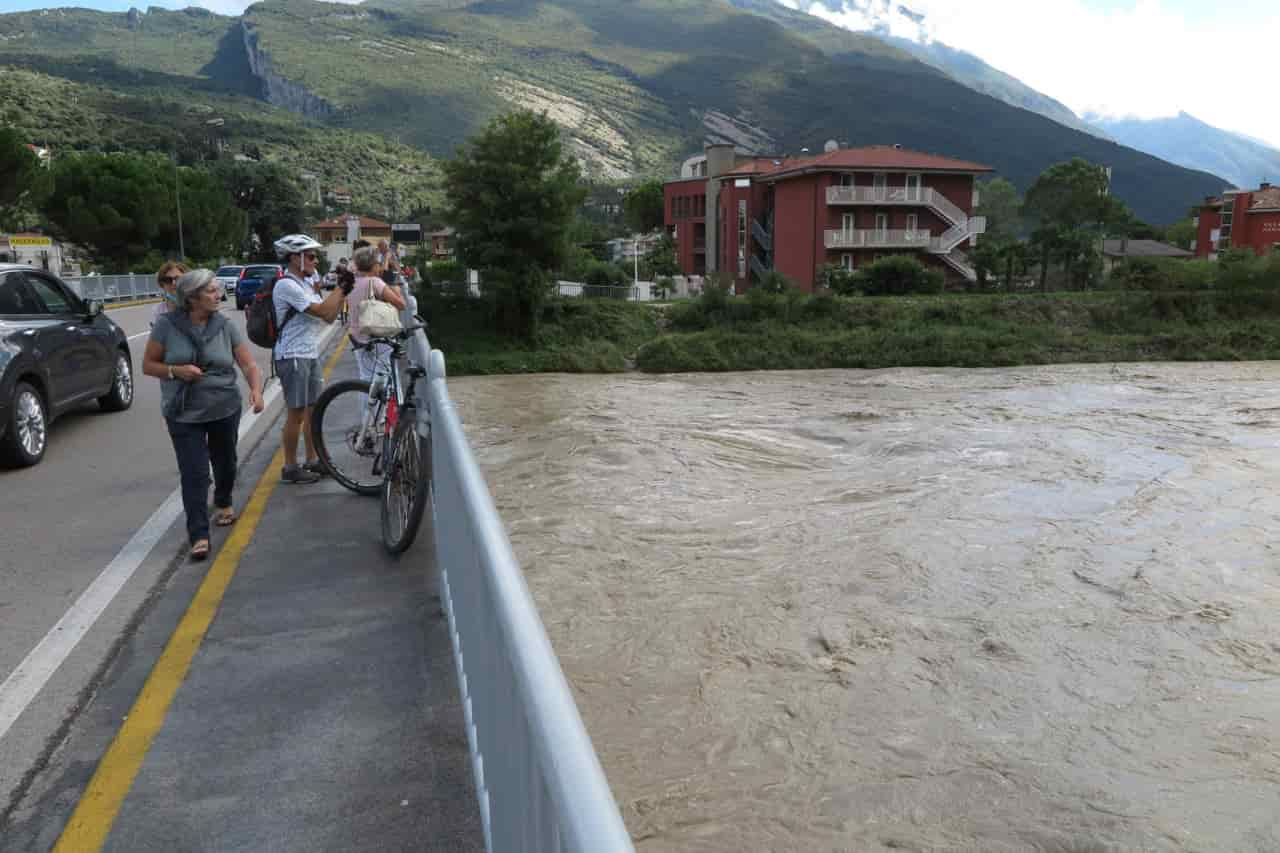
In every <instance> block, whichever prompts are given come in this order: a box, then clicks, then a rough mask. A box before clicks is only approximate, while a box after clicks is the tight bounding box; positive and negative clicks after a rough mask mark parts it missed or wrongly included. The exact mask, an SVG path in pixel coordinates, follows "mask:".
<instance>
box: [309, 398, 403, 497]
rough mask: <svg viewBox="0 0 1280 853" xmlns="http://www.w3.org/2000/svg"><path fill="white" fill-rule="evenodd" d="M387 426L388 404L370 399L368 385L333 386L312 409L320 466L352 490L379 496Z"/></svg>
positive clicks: (313, 436) (312, 426) (314, 436)
mask: <svg viewBox="0 0 1280 853" xmlns="http://www.w3.org/2000/svg"><path fill="white" fill-rule="evenodd" d="M385 423H386V401H385V400H370V399H369V383H368V382H365V381H363V380H360V379H346V380H343V381H342V382H335V383H333V384H332V385H330V386H329V387H328V388H326V389H324V391H323V392H322V393H321V394H320V399H319V400H317V401H316V405H315V408H314V409H312V410H311V438H312V440H313V441H314V442H315V446H316V455H317V456H319V457H320V464H322V465H324V467H325V469H326V470H327V471H328V472H329V474H330V476H332V477H333V479H335V480H337V481H338V482H339V483H341V484H342V485H344V486H346V487H347V488H348V489H350V490H351V491H353V492H356V493H357V494H361V495H376V494H378V491H379V489H380V488H381V487H382V448H383V444H384V443H385V440H386V439H385V435H384V432H385V429H384V427H385Z"/></svg>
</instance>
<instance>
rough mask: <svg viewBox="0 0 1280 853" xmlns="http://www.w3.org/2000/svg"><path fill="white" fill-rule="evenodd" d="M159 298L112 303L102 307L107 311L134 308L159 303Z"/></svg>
mask: <svg viewBox="0 0 1280 853" xmlns="http://www.w3.org/2000/svg"><path fill="white" fill-rule="evenodd" d="M159 301H160V299H159V297H157V298H155V299H135V300H133V301H132V302H112V303H111V304H110V305H104V306H102V307H103V309H104V310H106V311H114V310H115V309H117V308H133V307H135V306H138V305H150V304H151V303H153V302H159Z"/></svg>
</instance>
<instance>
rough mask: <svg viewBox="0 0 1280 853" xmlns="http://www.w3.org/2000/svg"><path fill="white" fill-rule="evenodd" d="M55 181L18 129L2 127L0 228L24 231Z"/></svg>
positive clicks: (0, 140)
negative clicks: (23, 228)
mask: <svg viewBox="0 0 1280 853" xmlns="http://www.w3.org/2000/svg"><path fill="white" fill-rule="evenodd" d="M51 184H52V182H51V181H50V178H49V172H48V170H47V169H45V168H44V166H43V165H42V164H41V163H40V158H39V157H37V156H36V155H35V152H33V151H32V150H31V149H30V148H28V147H27V144H26V140H24V139H23V138H22V137H21V136H20V135H19V134H18V132H17V131H16V130H14V129H13V128H11V127H4V128H0V228H3V229H6V230H9V229H14V228H21V227H22V226H23V223H24V222H25V221H27V220H28V219H30V218H31V214H32V212H33V211H34V210H35V209H36V208H37V207H38V206H39V205H40V203H41V202H42V201H43V200H44V198H45V196H46V195H47V194H48V192H49V188H50V186H51Z"/></svg>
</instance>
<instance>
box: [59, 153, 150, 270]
mask: <svg viewBox="0 0 1280 853" xmlns="http://www.w3.org/2000/svg"><path fill="white" fill-rule="evenodd" d="M171 176H172V166H171V163H170V161H169V160H168V159H167V158H164V157H156V156H134V155H128V154H79V155H70V156H66V157H63V158H60V159H59V160H58V161H56V162H55V164H54V166H53V176H52V180H53V188H52V191H51V193H50V196H49V200H48V202H47V203H46V205H45V215H46V216H47V217H48V219H49V222H50V224H51V225H52V226H53V227H54V231H55V232H56V233H58V234H59V236H62V237H64V238H66V239H68V240H71V241H72V242H76V243H81V244H84V245H86V246H89V247H91V248H92V249H93V252H94V254H95V255H97V256H98V257H101V258H105V259H108V260H109V261H110V262H111V263H112V264H113V265H114V266H115V268H116V269H118V270H121V271H123V270H126V269H128V267H129V265H130V263H131V262H132V261H134V260H137V259H140V258H142V257H143V256H145V255H146V254H147V253H148V252H149V251H151V250H152V248H154V247H155V245H156V242H157V237H159V235H160V233H161V230H162V228H164V227H165V226H166V225H168V223H169V222H170V220H172V219H173V217H174V209H173V204H172V201H173V195H172V177H171Z"/></svg>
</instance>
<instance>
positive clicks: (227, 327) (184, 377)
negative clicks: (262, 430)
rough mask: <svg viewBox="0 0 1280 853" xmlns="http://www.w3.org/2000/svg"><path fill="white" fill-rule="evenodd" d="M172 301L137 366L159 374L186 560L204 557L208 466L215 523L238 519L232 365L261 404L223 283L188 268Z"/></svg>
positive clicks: (237, 401)
mask: <svg viewBox="0 0 1280 853" xmlns="http://www.w3.org/2000/svg"><path fill="white" fill-rule="evenodd" d="M175 291H176V292H175V295H176V298H177V307H176V308H175V309H174V310H173V311H170V312H169V313H167V314H162V315H160V316H159V317H158V318H157V319H156V322H155V325H154V326H153V327H152V329H151V338H150V339H149V340H148V341H147V347H146V350H145V351H144V353H143V356H142V372H143V373H145V374H146V375H147V376H154V377H156V378H157V379H160V380H161V385H160V394H161V404H160V410H161V412H162V413H163V414H164V419H165V422H166V423H167V424H168V427H169V437H170V439H172V441H173V450H174V453H175V454H176V455H177V457H178V474H179V477H180V481H181V484H182V507H183V509H184V510H186V513H187V537H188V539H189V541H190V543H191V559H193V560H203V559H204V558H205V557H207V556H209V506H208V503H209V468H210V466H211V465H212V468H213V506H214V516H213V523H214V524H216V525H217V526H219V527H226V526H228V525H230V524H232V523H234V522H235V520H236V516H235V512H234V510H232V508H231V490H232V488H233V487H234V486H235V482H236V465H237V457H236V441H237V439H238V437H239V436H238V434H239V428H240V409H241V407H242V401H241V397H240V386H239V384H238V383H237V381H236V367H237V366H238V367H239V368H240V371H241V372H242V373H243V374H244V378H245V381H246V382H248V384H249V404H250V406H251V407H252V408H253V410H254V411H255V412H261V411H262V409H263V400H262V373H261V371H259V370H258V365H257V364H256V363H255V362H254V360H253V354H252V353H251V352H250V351H249V344H248V342H247V341H248V339H247V338H246V337H245V333H244V332H243V331H241V329H240V327H239V326H237V325H236V324H235V323H232V322H229V321H228V320H227V319H226V318H225V317H224V316H223V315H222V314H221V313H219V311H218V308H219V307H220V305H221V303H222V291H221V286H220V285H219V284H218V281H217V279H215V278H214V277H213V273H212V272H211V271H210V270H205V269H200V270H193V271H192V272H189V273H186V274H185V275H183V276H181V277H180V278H179V279H178V282H177V285H176V287H175Z"/></svg>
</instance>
